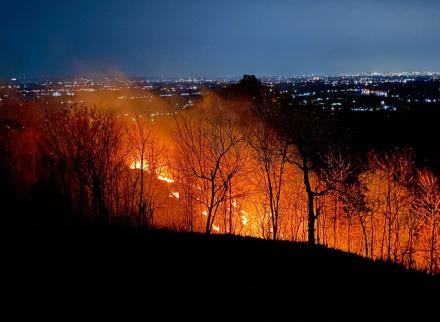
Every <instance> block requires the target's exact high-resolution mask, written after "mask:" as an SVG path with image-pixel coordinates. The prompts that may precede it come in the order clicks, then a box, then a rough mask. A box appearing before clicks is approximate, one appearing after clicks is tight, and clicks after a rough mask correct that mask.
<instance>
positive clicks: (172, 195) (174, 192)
mask: <svg viewBox="0 0 440 322" xmlns="http://www.w3.org/2000/svg"><path fill="white" fill-rule="evenodd" d="M170 197H174V198H176V199H179V198H180V193H179V191H171V194H170Z"/></svg>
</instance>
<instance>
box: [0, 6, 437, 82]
mask: <svg viewBox="0 0 440 322" xmlns="http://www.w3.org/2000/svg"><path fill="white" fill-rule="evenodd" d="M394 71H440V1H438V0H413V1H409V0H383V1H380V0H371V1H368V0H365V1H356V0H351V1H349V0H331V1H330V0H326V1H324V0H322V1H319V0H318V1H310V0H297V1H295V0H291V1H288V0H279V1H276V0H267V1H264V0H254V1H251V0H235V1H229V0H217V1H209V0H205V1H202V0H200V1H196V0H184V1H183V0H180V1H179V0H175V1H171V0H160V1H159V0H158V1H139V0H130V1H128V0H126V1H122V0H93V1H91V0H71V1H61V0H58V1H56V0H53V1H50V0H38V1H36V0H27V1H26V0H24V1H17V0H1V1H0V78H4V77H13V76H31V77H66V76H79V75H90V74H118V73H122V74H124V75H128V76H165V77H166V76H174V77H178V76H185V77H201V76H222V77H223V76H239V75H241V74H243V73H253V74H257V75H299V74H334V73H355V72H394Z"/></svg>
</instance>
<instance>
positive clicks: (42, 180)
mask: <svg viewBox="0 0 440 322" xmlns="http://www.w3.org/2000/svg"><path fill="white" fill-rule="evenodd" d="M250 105H251V106H252V108H249V109H246V110H243V109H237V108H234V103H231V102H230V101H227V100H225V99H222V98H219V97H214V98H212V99H211V100H210V101H209V104H205V105H204V106H200V107H198V108H194V109H192V110H185V111H182V112H179V113H178V114H176V115H175V116H174V120H173V123H174V126H173V129H172V131H171V132H172V133H170V138H168V137H167V136H164V134H163V129H162V130H161V131H159V128H158V127H160V124H159V123H158V122H152V121H151V118H150V116H149V115H147V114H145V115H144V114H135V113H119V114H118V113H107V112H103V111H99V110H97V109H93V108H87V107H85V106H79V105H75V106H72V107H70V108H68V109H67V110H62V111H52V112H48V111H44V110H43V108H42V107H40V106H37V105H35V104H31V103H14V102H10V103H9V104H5V105H4V106H3V107H2V111H1V117H0V122H1V123H0V126H1V128H0V131H1V139H0V153H1V156H0V157H1V159H0V163H1V164H0V165H1V181H2V183H1V184H2V191H1V193H2V196H3V197H4V200H5V202H4V208H5V209H7V211H5V212H3V211H2V213H3V216H4V218H3V220H4V221H7V220H9V221H13V222H32V223H34V224H38V223H41V224H44V225H46V224H53V223H59V222H63V223H67V222H68V223H73V222H87V223H90V222H94V223H97V222H98V223H106V224H108V223H111V224H117V225H129V226H145V227H149V228H158V227H160V228H164V227H165V228H169V229H174V230H180V231H200V232H205V233H207V234H210V233H226V234H238V235H249V236H256V237H261V238H267V239H283V240H292V241H308V242H309V243H311V244H313V243H319V244H323V245H326V246H329V247H334V248H337V249H342V250H346V251H349V252H353V253H357V254H361V255H363V256H365V257H369V258H373V259H383V260H389V261H393V262H397V263H402V264H404V265H405V266H407V267H411V268H416V269H423V270H426V271H428V272H430V273H437V272H439V270H440V240H439V239H440V232H439V226H440V193H439V191H440V186H439V182H438V178H437V176H436V175H434V173H433V172H432V171H430V170H429V169H427V168H418V167H416V163H415V157H414V153H413V152H412V151H411V150H410V149H393V150H389V151H385V152H384V151H381V152H375V151H369V153H368V154H364V155H360V156H359V155H357V154H354V153H352V152H351V150H350V149H348V148H346V146H345V143H344V139H345V136H346V135H347V134H346V133H343V131H341V129H340V128H338V126H337V120H336V119H337V115H335V114H332V113H329V112H326V111H321V110H319V109H314V108H307V109H304V108H300V107H295V106H291V105H288V104H282V103H277V102H276V101H275V100H273V99H272V98H271V97H269V96H267V97H265V95H262V96H261V97H259V98H258V99H256V100H255V101H254V102H253V104H250ZM41 210H44V211H45V212H44V213H45V214H46V215H47V217H45V216H44V215H40V214H39V213H37V212H40V211H41Z"/></svg>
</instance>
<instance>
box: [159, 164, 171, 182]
mask: <svg viewBox="0 0 440 322" xmlns="http://www.w3.org/2000/svg"><path fill="white" fill-rule="evenodd" d="M156 173H157V179H159V180H161V181H165V182H167V183H173V182H174V179H173V178H171V176H170V174H169V172H168V171H167V169H165V167H163V166H162V167H158V168H157V169H156Z"/></svg>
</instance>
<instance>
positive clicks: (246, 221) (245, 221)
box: [241, 210, 249, 226]
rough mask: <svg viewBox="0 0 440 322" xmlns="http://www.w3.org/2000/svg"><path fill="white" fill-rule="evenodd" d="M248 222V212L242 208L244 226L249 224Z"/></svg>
mask: <svg viewBox="0 0 440 322" xmlns="http://www.w3.org/2000/svg"><path fill="white" fill-rule="evenodd" d="M248 222H249V219H248V213H247V212H246V211H244V210H242V211H241V223H242V224H243V225H244V226H247V224H248Z"/></svg>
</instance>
